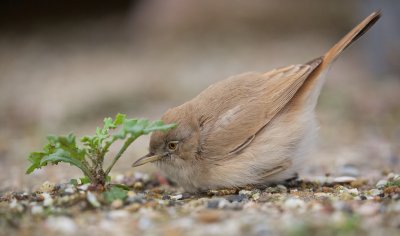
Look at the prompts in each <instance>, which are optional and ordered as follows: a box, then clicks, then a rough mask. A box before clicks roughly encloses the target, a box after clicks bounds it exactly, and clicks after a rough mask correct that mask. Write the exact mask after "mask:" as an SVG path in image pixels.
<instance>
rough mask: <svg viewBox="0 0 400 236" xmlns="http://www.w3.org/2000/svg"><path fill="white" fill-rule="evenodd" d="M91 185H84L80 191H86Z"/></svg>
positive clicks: (80, 187)
mask: <svg viewBox="0 0 400 236" xmlns="http://www.w3.org/2000/svg"><path fill="white" fill-rule="evenodd" d="M89 186H90V184H89V183H87V184H84V185H81V186H79V187H78V189H79V190H82V191H86V190H87V189H88V188H89Z"/></svg>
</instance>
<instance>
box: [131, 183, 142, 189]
mask: <svg viewBox="0 0 400 236" xmlns="http://www.w3.org/2000/svg"><path fill="white" fill-rule="evenodd" d="M133 188H134V189H135V190H142V189H143V183H142V182H135V184H134V185H133Z"/></svg>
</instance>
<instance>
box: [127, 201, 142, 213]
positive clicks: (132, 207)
mask: <svg viewBox="0 0 400 236" xmlns="http://www.w3.org/2000/svg"><path fill="white" fill-rule="evenodd" d="M140 207H141V205H140V204H139V203H133V204H130V205H128V206H127V207H125V208H124V209H125V210H127V211H130V212H136V211H138V210H139V209H140Z"/></svg>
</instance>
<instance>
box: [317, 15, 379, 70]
mask: <svg viewBox="0 0 400 236" xmlns="http://www.w3.org/2000/svg"><path fill="white" fill-rule="evenodd" d="M380 17H381V13H380V11H376V12H373V13H372V14H371V15H369V16H368V17H367V18H365V19H364V20H363V21H362V22H361V23H360V24H358V25H357V26H356V27H354V28H353V29H352V30H351V31H350V32H349V33H348V34H346V36H344V37H343V38H342V39H341V40H340V41H339V42H338V43H336V44H335V45H334V46H333V47H332V48H331V49H330V50H329V51H328V52H327V53H326V54H325V55H324V61H323V64H325V65H329V64H330V63H332V62H333V61H334V60H335V59H336V58H337V57H338V56H339V54H340V53H341V52H342V51H343V50H345V49H346V48H347V47H349V46H350V45H351V44H352V43H353V42H355V41H356V40H357V39H359V38H360V37H361V36H362V35H363V34H364V33H365V32H367V31H368V30H369V28H371V27H372V26H373V25H374V24H375V22H377V21H378V20H379V18H380ZM322 67H323V66H322Z"/></svg>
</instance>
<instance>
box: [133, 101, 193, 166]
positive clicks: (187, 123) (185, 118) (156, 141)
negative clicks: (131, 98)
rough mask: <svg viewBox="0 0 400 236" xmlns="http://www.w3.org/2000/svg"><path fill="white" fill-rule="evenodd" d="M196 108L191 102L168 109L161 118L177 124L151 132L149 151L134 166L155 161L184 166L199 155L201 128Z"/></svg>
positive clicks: (166, 121) (159, 163)
mask: <svg viewBox="0 0 400 236" xmlns="http://www.w3.org/2000/svg"><path fill="white" fill-rule="evenodd" d="M195 117H196V116H195V114H194V110H193V109H192V107H191V106H190V105H189V104H183V105H182V106H179V107H175V108H172V109H170V110H168V111H167V112H166V113H165V114H164V115H163V116H162V118H161V120H162V121H164V123H166V124H169V123H175V124H176V125H177V126H176V127H175V128H173V129H171V130H168V131H166V132H162V131H156V132H153V133H152V134H151V137H150V147H149V153H148V154H147V155H145V156H143V157H142V158H140V159H138V160H137V161H136V162H135V163H133V165H132V166H133V167H136V166H140V165H143V164H146V163H150V162H154V163H156V164H157V165H160V166H162V165H172V166H183V164H184V163H185V162H191V161H192V160H194V159H195V158H196V156H197V155H198V149H199V140H200V137H199V135H200V130H199V125H198V122H197V120H196V118H195Z"/></svg>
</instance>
